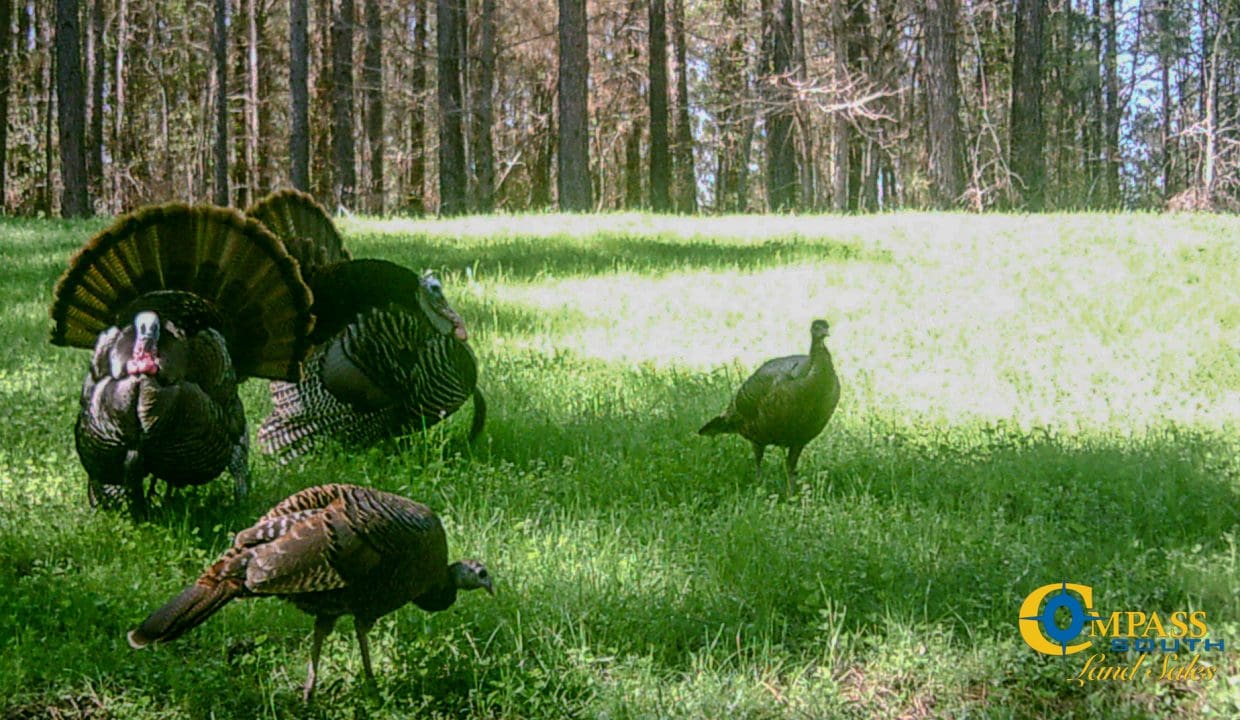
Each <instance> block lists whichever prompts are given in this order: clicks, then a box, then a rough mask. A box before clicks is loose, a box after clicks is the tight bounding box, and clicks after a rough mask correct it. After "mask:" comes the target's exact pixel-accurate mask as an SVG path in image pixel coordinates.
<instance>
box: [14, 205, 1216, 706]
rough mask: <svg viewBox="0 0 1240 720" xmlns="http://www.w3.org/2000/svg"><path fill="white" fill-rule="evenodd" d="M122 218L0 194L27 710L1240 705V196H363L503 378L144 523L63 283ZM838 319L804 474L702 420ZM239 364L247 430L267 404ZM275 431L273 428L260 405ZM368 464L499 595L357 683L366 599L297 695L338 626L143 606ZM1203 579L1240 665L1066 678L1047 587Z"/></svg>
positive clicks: (1199, 594)
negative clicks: (527, 212) (617, 206)
mask: <svg viewBox="0 0 1240 720" xmlns="http://www.w3.org/2000/svg"><path fill="white" fill-rule="evenodd" d="M103 224H104V223H102V222H100V221H95V222H90V223H63V222H62V223H57V222H36V221H13V220H3V221H0V266H3V267H4V276H3V280H2V281H0V312H2V313H3V316H2V317H3V320H2V321H0V338H2V340H3V342H0V404H2V406H3V407H4V408H6V414H7V416H8V417H9V420H8V422H7V423H6V425H5V426H4V431H3V436H2V442H0V717H4V718H29V717H44V716H48V715H54V714H55V713H60V715H57V716H58V717H91V718H97V717H115V718H182V717H187V718H199V717H202V718H206V717H215V718H234V717H235V718H250V717H271V718H275V717H290V716H304V717H314V718H358V717H366V718H389V717H390V718H396V717H411V716H415V715H416V716H418V717H442V718H465V717H468V718H555V717H573V718H577V717H588V718H613V719H619V718H667V717H682V718H707V717H709V718H714V717H725V716H726V717H736V718H774V717H789V718H808V717H831V716H855V717H897V716H905V717H922V716H954V717H1047V718H1052V717H1054V718H1058V717H1069V716H1078V717H1085V716H1098V717H1146V716H1148V717H1160V716H1168V715H1176V716H1183V717H1220V718H1230V717H1235V716H1237V714H1238V713H1240V662H1238V660H1237V658H1238V657H1240V656H1238V655H1237V653H1236V648H1237V647H1238V646H1240V560H1238V553H1240V550H1238V549H1237V543H1238V540H1240V352H1238V350H1237V349H1238V348H1240V282H1237V278H1238V275H1237V272H1238V269H1240V241H1237V238H1240V219H1236V218H1226V217H1218V216H1178V217H1177V216H1155V215H1140V214H1129V215H1049V216H1015V215H1012V216H986V217H976V216H967V215H947V214H938V215H934V214H898V215H887V216H877V217H808V218H781V217H760V218H756V217H754V218H751V217H729V218H716V219H700V220H688V219H676V218H658V217H650V216H645V215H613V216H601V217H597V216H580V217H564V216H555V215H550V216H516V217H500V216H496V217H487V218H466V219H460V220H451V221H449V220H444V221H425V222H408V221H404V222H401V221H386V222H381V221H372V220H364V219H358V220H353V221H350V222H346V223H344V228H343V229H344V231H345V233H346V236H347V239H348V243H349V245H350V247H351V248H352V249H353V251H354V254H355V255H356V256H360V257H385V258H389V259H392V260H395V261H398V262H401V263H404V264H406V265H409V266H411V267H414V268H419V269H420V268H432V269H435V270H437V271H438V272H439V273H440V275H441V277H442V279H443V280H444V282H445V286H446V288H447V293H448V294H449V297H450V299H451V300H452V302H453V304H454V305H455V307H456V308H457V310H458V311H460V313H461V314H462V316H463V317H465V319H466V321H467V322H468V323H469V326H470V330H471V333H472V342H473V345H474V348H475V349H476V351H477V353H478V355H479V359H480V362H481V367H482V370H481V373H482V375H481V377H482V380H481V384H482V386H483V387H484V389H485V391H486V393H487V395H488V398H489V400H490V405H491V418H490V422H489V424H488V429H487V432H486V434H485V435H484V438H483V440H482V441H481V443H480V445H479V446H478V447H477V448H476V449H475V450H473V451H472V452H471V451H470V450H469V449H468V448H466V447H465V446H464V445H463V444H462V442H461V441H460V437H461V435H462V434H463V433H464V431H465V429H466V427H467V422H468V416H469V410H468V409H466V410H464V411H462V412H461V413H460V414H459V415H458V417H456V418H454V419H453V421H452V422H450V423H448V424H447V425H446V427H442V428H436V429H435V430H434V431H433V432H432V433H430V434H429V435H428V436H426V437H415V438H411V439H409V440H408V441H407V442H403V443H400V444H398V445H395V446H389V447H383V448H377V449H375V450H372V451H369V452H366V453H361V454H343V453H331V452H328V453H323V454H320V455H316V456H313V457H311V458H308V459H305V460H302V461H298V462H295V463H293V464H291V465H289V466H286V467H282V466H279V465H277V464H275V463H273V462H271V461H270V460H268V459H266V458H262V457H258V458H256V459H255V461H254V478H253V482H252V485H251V487H252V493H251V495H250V497H249V498H247V499H246V500H245V501H244V502H242V503H240V504H233V502H232V500H231V486H230V482H229V481H228V480H227V479H221V480H220V481H218V482H216V483H214V484H212V485H210V486H207V487H206V488H204V489H201V490H199V491H191V492H186V493H182V494H180V495H179V496H177V497H176V498H175V499H173V500H172V501H170V502H168V503H167V504H166V506H165V507H163V508H162V509H161V510H159V512H158V513H157V514H156V516H155V517H154V518H153V519H152V521H151V522H149V523H143V524H136V525H135V524H134V523H132V522H131V521H130V520H129V519H128V518H127V517H125V516H123V515H117V514H110V513H96V512H92V511H91V510H89V509H88V508H87V507H86V497H85V495H86V493H85V479H84V475H83V472H82V470H81V467H80V465H79V464H78V461H77V458H76V456H75V454H74V451H73V441H72V436H71V431H70V428H71V425H72V421H73V418H74V415H75V413H76V411H77V393H78V391H79V388H80V382H81V376H82V373H83V372H84V371H85V366H86V362H87V355H86V353H85V352H84V351H79V350H70V349H63V348H54V347H51V346H49V345H48V344H47V343H46V333H47V326H48V322H47V315H46V307H47V304H48V302H49V298H50V294H51V287H52V284H53V283H54V281H55V279H56V277H57V275H58V274H59V272H60V270H61V269H62V268H63V267H64V263H65V260H66V259H67V257H68V256H69V254H70V253H71V252H72V251H73V249H75V248H76V247H77V246H78V245H79V244H80V243H81V242H82V241H83V240H84V239H85V238H86V237H87V236H88V235H89V234H90V232H92V231H93V230H95V229H97V228H100V227H102V226H103ZM815 317H826V318H827V319H829V320H830V321H831V324H832V336H831V338H830V339H829V346H830V347H831V349H832V352H833V354H834V357H835V361H836V365H837V369H838V371H839V374H840V377H841V380H842V383H843V388H844V390H843V399H842V400H841V403H840V407H839V410H838V411H837V414H836V417H835V418H834V419H833V420H832V421H831V424H830V425H829V426H828V428H827V430H826V432H825V433H824V434H823V436H822V437H820V438H819V439H818V440H816V441H815V442H814V443H812V444H811V445H810V446H809V447H808V448H807V450H806V454H805V456H804V457H803V458H802V461H801V470H802V476H803V480H804V482H803V485H802V486H801V488H800V489H799V490H798V492H797V493H796V494H795V495H793V496H787V494H786V493H785V492H784V490H783V488H784V478H783V474H782V467H781V464H780V462H779V460H780V459H782V452H777V453H775V457H771V456H769V455H768V459H767V464H766V467H765V472H764V476H763V481H762V482H761V483H755V482H754V480H753V477H752V468H751V466H750V462H751V461H750V453H749V449H748V446H747V444H746V443H744V442H743V441H741V440H739V439H737V438H735V437H726V438H716V439H706V438H700V437H698V436H696V435H695V434H694V431H695V430H696V429H697V427H699V426H700V425H701V423H702V422H704V421H705V420H706V419H708V418H709V417H711V416H712V415H713V414H714V413H715V412H717V411H718V410H720V409H722V408H723V407H724V405H725V404H726V403H727V401H728V399H729V397H730V394H731V392H732V390H733V389H734V388H735V387H736V385H737V384H738V383H739V382H740V381H741V380H742V379H743V378H744V377H745V376H746V375H747V374H748V373H749V372H750V371H752V369H753V368H754V367H756V365H757V364H758V363H760V362H761V361H762V360H764V359H766V358H769V357H773V356H776V355H783V354H789V353H794V352H804V351H805V348H806V346H807V345H808V335H809V332H808V328H809V323H810V321H811V320H812V319H813V318H815ZM265 392H266V388H265V386H264V384H263V383H261V382H254V381H252V382H250V383H248V384H247V385H246V386H245V388H244V389H243V396H244V399H245V401H246V406H247V411H248V414H249V417H250V420H251V423H252V425H253V424H255V423H257V421H258V420H259V419H260V418H261V417H262V416H263V415H264V414H265V413H266V411H267V409H268V407H269V403H268V401H267V398H266V397H265ZM251 429H252V428H251ZM334 481H347V482H359V483H365V484H370V485H374V486H377V487H381V488H384V489H388V490H393V491H397V492H401V493H404V494H407V495H409V496H411V497H414V498H417V499H420V500H423V501H425V502H427V503H429V504H430V505H431V506H432V507H434V508H436V509H437V510H438V511H439V513H440V514H441V516H442V517H443V518H444V520H445V523H446V525H447V527H448V531H449V540H450V543H451V547H452V554H453V555H455V556H476V557H479V558H482V559H484V560H485V561H486V562H487V564H488V567H490V568H491V569H492V570H493V572H494V574H495V576H496V578H497V583H498V589H499V593H498V595H497V597H496V598H494V599H489V598H487V597H485V596H482V595H478V594H470V595H466V596H463V597H462V598H461V600H460V601H459V602H458V603H457V605H456V606H454V607H453V608H452V609H451V610H450V611H448V612H445V613H440V614H437V615H433V616H432V615H427V614H424V613H422V612H420V611H418V610H417V609H416V608H412V607H411V608H406V609H403V610H401V611H399V612H397V613H395V614H393V615H391V616H389V617H387V618H385V619H384V620H383V621H381V622H380V623H379V625H378V626H377V628H376V630H375V632H374V634H373V635H372V637H373V638H374V641H373V643H372V647H373V648H374V650H373V652H374V655H375V664H376V671H377V672H378V674H379V681H378V684H377V687H376V688H374V689H368V688H367V686H366V684H365V683H364V682H362V680H361V662H360V656H359V655H358V653H357V649H356V645H355V643H354V641H353V639H352V632H351V629H350V627H349V623H348V622H344V623H342V624H341V626H340V628H339V632H338V633H337V634H336V635H334V636H333V638H332V639H331V640H329V642H328V645H327V649H326V651H325V658H326V660H325V667H324V669H323V672H322V674H321V682H320V692H319V694H318V696H317V698H316V701H315V703H314V704H313V706H311V707H309V708H304V707H302V706H301V703H300V691H299V688H300V685H301V683H302V681H303V680H304V678H305V663H306V659H307V656H308V652H309V634H310V632H309V631H310V622H309V618H308V617H307V616H304V615H302V614H301V613H299V612H298V611H297V610H295V609H294V608H292V607H291V606H287V605H285V604H283V603H280V602H278V601H273V600H265V601H253V602H243V603H234V604H233V606H231V607H229V608H226V609H225V610H224V611H223V612H221V613H220V614H219V615H217V616H216V617H215V618H213V619H212V620H210V621H209V622H208V623H206V624H205V625H203V626H202V627H200V628H198V629H197V630H195V631H194V632H193V633H191V634H190V635H188V636H186V637H185V638H183V639H181V640H179V641H177V642H176V643H173V644H170V645H168V646H164V647H159V648H155V649H154V650H147V651H142V652H134V651H132V650H130V649H129V647H128V646H127V645H126V643H125V638H124V633H125V631H126V630H127V629H129V628H130V627H132V626H133V625H134V624H135V623H136V622H137V621H139V620H140V619H141V618H142V617H144V615H145V614H146V612H148V611H149V610H151V609H153V608H154V607H156V606H157V605H158V604H159V603H160V602H162V601H163V600H165V599H166V598H167V597H169V596H170V595H171V594H173V593H174V592H176V591H177V590H179V589H180V588H181V587H182V586H183V585H185V584H186V583H188V582H191V581H192V579H193V578H194V577H195V576H196V574H197V573H198V572H199V571H200V570H201V569H202V568H203V567H204V566H205V565H206V564H207V563H209V562H210V561H211V560H212V559H213V557H214V556H215V555H216V554H217V553H218V552H220V551H221V550H222V549H223V548H224V547H225V546H226V545H227V543H228V542H229V540H230V537H231V532H232V531H235V530H237V529H240V528H242V527H245V526H246V525H248V524H249V523H250V522H251V521H252V520H253V519H254V518H255V517H257V516H258V515H259V514H260V513H261V512H263V511H264V510H265V509H266V508H267V507H268V506H270V505H271V504H273V503H274V502H276V501H277V500H279V499H280V498H282V497H284V496H285V495H287V494H289V493H291V492H294V491H296V490H297V489H299V488H301V487H304V486H307V485H311V484H317V483H322V482H334ZM1061 580H1067V581H1069V582H1081V583H1086V584H1090V585H1092V586H1093V587H1094V590H1095V593H1096V600H1095V604H1096V605H1097V606H1098V608H1099V609H1100V610H1103V611H1106V612H1109V611H1112V610H1128V609H1140V610H1145V611H1152V610H1157V611H1160V612H1170V611H1173V610H1180V609H1194V610H1197V609H1200V610H1205V611H1207V612H1208V617H1209V621H1210V624H1211V628H1212V636H1214V637H1222V638H1225V639H1226V641H1227V642H1228V644H1229V645H1230V646H1231V649H1230V650H1229V652H1228V653H1227V655H1225V656H1224V658H1223V659H1222V660H1220V661H1219V668H1220V674H1221V675H1222V677H1221V678H1220V679H1217V680H1215V681H1213V682H1199V683H1183V682H1182V683H1155V682H1144V681H1138V682H1133V683H1102V684H1097V685H1090V686H1087V687H1085V688H1080V687H1077V686H1076V685H1073V684H1069V683H1067V682H1066V681H1065V677H1066V676H1067V675H1070V674H1074V673H1075V672H1076V671H1077V670H1079V667H1080V665H1081V660H1080V659H1079V658H1081V657H1082V656H1074V657H1073V658H1067V659H1064V658H1054V657H1043V656H1039V655H1037V654H1036V653H1034V652H1033V651H1032V650H1031V649H1029V648H1028V647H1026V646H1025V645H1024V643H1023V642H1022V641H1021V639H1020V637H1019V635H1018V633H1017V630H1016V619H1017V615H1018V612H1017V609H1018V606H1019V604H1020V602H1021V600H1022V599H1023V598H1024V596H1025V595H1026V594H1028V593H1029V592H1030V591H1031V590H1033V589H1034V588H1036V587H1038V586H1040V585H1043V584H1047V583H1053V582H1059V581H1061Z"/></svg>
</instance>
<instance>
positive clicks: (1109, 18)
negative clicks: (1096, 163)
mask: <svg viewBox="0 0 1240 720" xmlns="http://www.w3.org/2000/svg"><path fill="white" fill-rule="evenodd" d="M1115 6H1116V0H1103V2H1102V34H1103V38H1104V40H1105V47H1104V48H1103V52H1102V82H1103V99H1104V102H1105V104H1106V107H1105V108H1104V112H1103V125H1104V132H1103V147H1104V155H1105V158H1106V160H1105V165H1104V172H1103V179H1104V183H1103V185H1104V187H1105V189H1106V190H1105V195H1106V204H1107V205H1108V206H1111V207H1114V206H1116V205H1118V204H1119V201H1120V190H1119V116H1120V111H1119V29H1118V28H1117V27H1116V24H1117V22H1118V20H1117V15H1116V7H1115Z"/></svg>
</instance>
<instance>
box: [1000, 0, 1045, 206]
mask: <svg viewBox="0 0 1240 720" xmlns="http://www.w3.org/2000/svg"><path fill="white" fill-rule="evenodd" d="M1045 18H1046V3H1045V0H1018V2H1017V5H1016V33H1015V34H1016V47H1015V53H1014V55H1013V57H1012V105H1011V108H1012V109H1011V124H1010V128H1011V130H1010V135H1011V139H1010V141H1009V142H1010V148H1009V151H1008V155H1009V158H1008V167H1009V168H1010V169H1011V171H1012V173H1013V174H1014V175H1016V177H1017V179H1018V182H1019V184H1020V185H1019V186H1020V187H1021V193H1020V197H1021V203H1022V205H1023V206H1024V207H1025V208H1026V209H1028V210H1041V209H1042V208H1043V206H1044V204H1045V192H1046V157H1045V154H1044V151H1045V148H1046V124H1045V122H1044V121H1043V117H1042V57H1043V50H1044V45H1043V26H1044V25H1045Z"/></svg>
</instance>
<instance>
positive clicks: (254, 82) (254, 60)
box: [238, 0, 259, 207]
mask: <svg viewBox="0 0 1240 720" xmlns="http://www.w3.org/2000/svg"><path fill="white" fill-rule="evenodd" d="M245 38H246V42H245V59H246V62H245V70H246V77H245V196H246V201H245V203H244V204H242V203H238V207H246V206H247V205H249V204H250V203H252V202H254V201H255V200H257V199H258V192H259V187H258V144H259V137H258V7H257V2H256V0H246V5H245Z"/></svg>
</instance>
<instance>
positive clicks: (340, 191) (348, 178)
mask: <svg viewBox="0 0 1240 720" xmlns="http://www.w3.org/2000/svg"><path fill="white" fill-rule="evenodd" d="M353 19H354V12H353V0H339V3H338V4H337V5H336V8H335V13H333V16H332V165H333V167H334V168H335V171H336V172H335V176H334V178H333V183H332V202H334V203H335V204H336V207H337V208H347V209H353V207H354V202H353V196H354V193H355V192H356V191H357V166H356V164H355V163H356V161H355V159H354V152H353Z"/></svg>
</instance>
